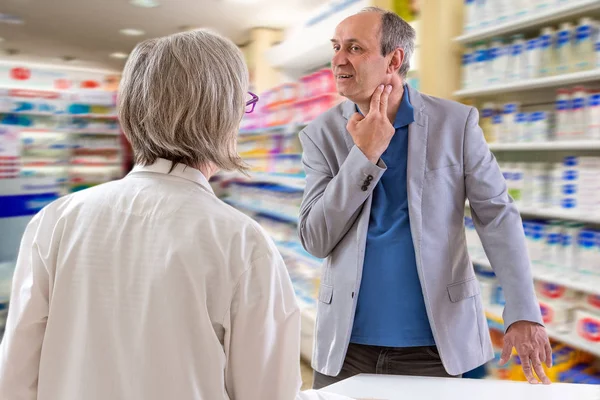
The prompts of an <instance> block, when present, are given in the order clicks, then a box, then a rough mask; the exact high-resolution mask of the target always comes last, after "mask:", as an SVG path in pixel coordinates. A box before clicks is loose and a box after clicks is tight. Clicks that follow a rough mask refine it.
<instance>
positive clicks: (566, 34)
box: [556, 22, 573, 75]
mask: <svg viewBox="0 0 600 400" xmlns="http://www.w3.org/2000/svg"><path fill="white" fill-rule="evenodd" d="M572 39H573V25H572V24H571V23H570V22H563V23H562V24H560V29H559V31H558V33H557V35H556V73H557V74H559V75H561V74H566V73H568V72H569V71H570V70H571V68H570V67H571V65H572V63H573V62H572V59H573V46H572V42H573V40H572Z"/></svg>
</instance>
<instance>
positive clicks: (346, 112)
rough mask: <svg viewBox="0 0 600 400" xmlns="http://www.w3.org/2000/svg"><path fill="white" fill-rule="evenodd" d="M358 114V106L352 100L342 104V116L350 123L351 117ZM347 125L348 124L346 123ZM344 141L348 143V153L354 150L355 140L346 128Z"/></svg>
mask: <svg viewBox="0 0 600 400" xmlns="http://www.w3.org/2000/svg"><path fill="white" fill-rule="evenodd" d="M355 112H356V106H355V105H354V103H353V102H351V101H350V100H346V101H344V103H343V104H342V115H343V117H344V118H345V119H346V121H348V120H349V119H350V117H352V115H353V114H354V113H355ZM346 123H347V122H346ZM344 141H345V142H346V146H348V151H350V150H352V147H354V139H352V136H350V132H348V130H347V129H346V127H344Z"/></svg>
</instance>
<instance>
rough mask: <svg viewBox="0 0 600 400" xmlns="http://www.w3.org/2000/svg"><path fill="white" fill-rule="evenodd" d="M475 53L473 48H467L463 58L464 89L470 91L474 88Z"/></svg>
mask: <svg viewBox="0 0 600 400" xmlns="http://www.w3.org/2000/svg"><path fill="white" fill-rule="evenodd" d="M474 58H475V53H474V52H473V48H472V47H467V49H466V50H465V52H464V54H463V57H462V87H463V89H469V88H471V87H473V65H474V62H473V61H474Z"/></svg>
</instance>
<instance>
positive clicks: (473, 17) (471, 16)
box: [464, 0, 478, 32]
mask: <svg viewBox="0 0 600 400" xmlns="http://www.w3.org/2000/svg"><path fill="white" fill-rule="evenodd" d="M477 19H478V18H477V4H476V2H475V0H465V25H464V29H465V32H470V31H472V30H474V29H476V22H477Z"/></svg>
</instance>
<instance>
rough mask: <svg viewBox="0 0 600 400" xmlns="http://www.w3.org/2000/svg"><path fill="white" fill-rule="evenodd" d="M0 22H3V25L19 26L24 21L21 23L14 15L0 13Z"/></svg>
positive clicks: (20, 19)
mask: <svg viewBox="0 0 600 400" xmlns="http://www.w3.org/2000/svg"><path fill="white" fill-rule="evenodd" d="M0 22H4V23H5V24H15V25H20V24H22V23H23V22H24V21H23V19H22V18H19V17H17V16H16V15H10V14H3V13H0Z"/></svg>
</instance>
